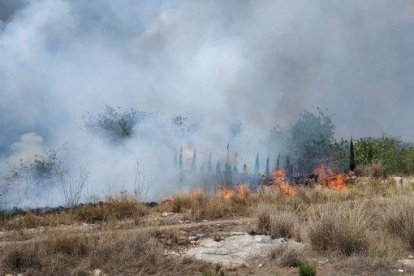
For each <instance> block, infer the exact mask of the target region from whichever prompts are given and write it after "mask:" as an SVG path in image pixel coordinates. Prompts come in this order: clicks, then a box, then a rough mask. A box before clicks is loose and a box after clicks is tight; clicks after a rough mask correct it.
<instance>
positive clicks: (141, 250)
mask: <svg viewBox="0 0 414 276" xmlns="http://www.w3.org/2000/svg"><path fill="white" fill-rule="evenodd" d="M164 250H165V249H164V247H163V245H162V244H160V242H158V241H157V240H156V239H155V238H154V237H152V236H151V235H148V234H143V233H140V234H133V235H105V236H101V237H99V238H98V237H86V236H84V237H82V236H81V237H79V236H58V237H50V238H49V239H48V240H47V241H46V242H42V243H40V242H39V243H33V244H30V245H28V246H27V245H26V246H15V247H14V248H6V249H4V248H2V249H0V253H1V254H0V256H1V257H0V270H1V271H3V272H5V273H25V274H28V275H68V274H78V275H79V274H81V275H90V274H92V272H93V271H94V269H97V268H98V269H100V270H102V271H103V272H104V273H106V274H109V275H121V274H122V275H125V274H129V275H130V274H134V275H137V274H138V275H139V274H144V275H147V274H155V273H161V274H164V275H175V274H177V273H179V272H180V271H182V270H183V269H184V270H186V271H192V272H191V273H192V274H196V273H197V272H198V273H199V271H202V270H203V269H205V268H206V267H207V266H206V265H205V264H204V263H202V262H196V261H193V260H188V259H178V258H173V257H170V256H165V254H164V252H165V251H164Z"/></svg>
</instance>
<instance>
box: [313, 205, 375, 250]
mask: <svg viewBox="0 0 414 276" xmlns="http://www.w3.org/2000/svg"><path fill="white" fill-rule="evenodd" d="M313 211H314V214H311V215H310V216H311V218H310V220H309V223H308V229H307V230H308V237H309V240H310V243H311V245H312V247H313V248H314V249H315V250H317V251H319V252H325V251H337V252H339V253H341V254H344V255H353V254H359V253H362V252H365V251H366V250H367V248H368V237H367V231H368V219H367V218H366V217H365V213H364V211H363V210H362V208H356V207H353V206H346V205H345V204H341V205H340V204H326V205H323V206H319V207H316V208H314V209H313Z"/></svg>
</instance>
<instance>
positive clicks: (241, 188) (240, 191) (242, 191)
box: [236, 184, 250, 199]
mask: <svg viewBox="0 0 414 276" xmlns="http://www.w3.org/2000/svg"><path fill="white" fill-rule="evenodd" d="M236 191H237V197H238V198H239V199H245V198H246V197H247V196H248V195H249V194H250V189H249V187H247V186H246V185H244V184H239V185H237V188H236Z"/></svg>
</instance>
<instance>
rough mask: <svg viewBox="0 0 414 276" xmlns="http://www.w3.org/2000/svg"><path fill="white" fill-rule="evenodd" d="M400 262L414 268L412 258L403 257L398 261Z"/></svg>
mask: <svg viewBox="0 0 414 276" xmlns="http://www.w3.org/2000/svg"><path fill="white" fill-rule="evenodd" d="M398 262H399V263H400V264H402V265H405V266H407V267H410V268H414V259H403V260H399V261H398Z"/></svg>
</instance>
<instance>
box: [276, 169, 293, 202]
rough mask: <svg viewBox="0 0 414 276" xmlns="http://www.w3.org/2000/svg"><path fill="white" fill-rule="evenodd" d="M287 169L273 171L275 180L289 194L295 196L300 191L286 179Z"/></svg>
mask: <svg viewBox="0 0 414 276" xmlns="http://www.w3.org/2000/svg"><path fill="white" fill-rule="evenodd" d="M286 175H287V173H286V171H285V170H277V171H275V172H273V174H272V177H273V182H274V184H275V185H277V186H279V188H280V190H281V191H282V192H283V193H284V194H285V195H287V196H294V195H296V193H297V192H298V190H297V188H295V187H293V186H292V185H290V184H289V182H288V181H287V180H286Z"/></svg>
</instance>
